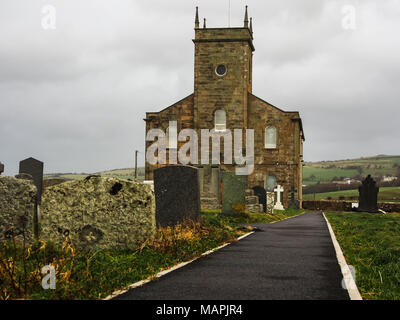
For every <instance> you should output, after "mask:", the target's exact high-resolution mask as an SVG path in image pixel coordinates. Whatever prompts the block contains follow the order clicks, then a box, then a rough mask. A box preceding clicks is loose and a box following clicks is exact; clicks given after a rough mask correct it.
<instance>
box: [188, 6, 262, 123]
mask: <svg viewBox="0 0 400 320" xmlns="http://www.w3.org/2000/svg"><path fill="white" fill-rule="evenodd" d="M193 42H194V45H195V61H194V127H195V128H196V129H200V128H201V129H213V128H214V127H215V128H217V126H216V123H215V122H216V117H217V118H218V116H216V114H219V115H220V116H222V118H224V117H225V120H226V127H227V129H240V128H247V126H248V94H249V93H251V92H252V64H253V52H254V50H255V49H254V45H253V32H252V22H251V21H250V23H249V18H248V11H247V6H246V12H245V19H244V25H243V27H238V28H207V26H206V20H205V19H204V24H203V26H202V27H200V20H199V13H198V8H196V19H195V39H194V40H193Z"/></svg>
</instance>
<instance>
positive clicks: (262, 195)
mask: <svg viewBox="0 0 400 320" xmlns="http://www.w3.org/2000/svg"><path fill="white" fill-rule="evenodd" d="M253 190H254V195H256V196H257V197H258V199H259V203H260V204H262V205H263V212H267V191H266V190H265V189H264V188H263V187H259V186H257V187H254V188H253Z"/></svg>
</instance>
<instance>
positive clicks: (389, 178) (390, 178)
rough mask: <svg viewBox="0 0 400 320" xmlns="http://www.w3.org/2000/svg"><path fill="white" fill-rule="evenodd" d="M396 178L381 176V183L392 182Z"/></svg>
mask: <svg viewBox="0 0 400 320" xmlns="http://www.w3.org/2000/svg"><path fill="white" fill-rule="evenodd" d="M396 180H397V177H391V176H383V178H382V182H393V181H396Z"/></svg>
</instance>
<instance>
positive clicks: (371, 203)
mask: <svg viewBox="0 0 400 320" xmlns="http://www.w3.org/2000/svg"><path fill="white" fill-rule="evenodd" d="M358 191H359V206H358V209H357V210H358V211H359V212H371V213H373V212H379V211H378V193H379V188H378V187H377V186H376V182H375V181H374V179H372V178H371V175H368V177H367V178H366V179H365V180H363V182H362V185H361V186H360V187H359V188H358Z"/></svg>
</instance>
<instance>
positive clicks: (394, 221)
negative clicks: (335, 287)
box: [326, 213, 400, 300]
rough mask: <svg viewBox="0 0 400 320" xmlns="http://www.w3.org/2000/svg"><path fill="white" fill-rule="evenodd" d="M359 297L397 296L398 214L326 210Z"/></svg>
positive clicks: (399, 288) (399, 268) (399, 278)
mask: <svg viewBox="0 0 400 320" xmlns="http://www.w3.org/2000/svg"><path fill="white" fill-rule="evenodd" d="M326 216H327V218H328V220H329V222H330V223H331V225H332V228H333V230H334V232H335V235H336V238H337V240H338V242H339V244H340V246H341V248H342V250H343V253H344V256H345V258H346V261H347V263H348V264H349V265H353V266H354V267H355V269H356V283H357V286H358V288H359V290H360V293H361V295H362V297H363V299H367V300H399V299H400V214H397V213H396V214H395V213H393V214H386V215H382V214H371V213H327V214H326Z"/></svg>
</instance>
